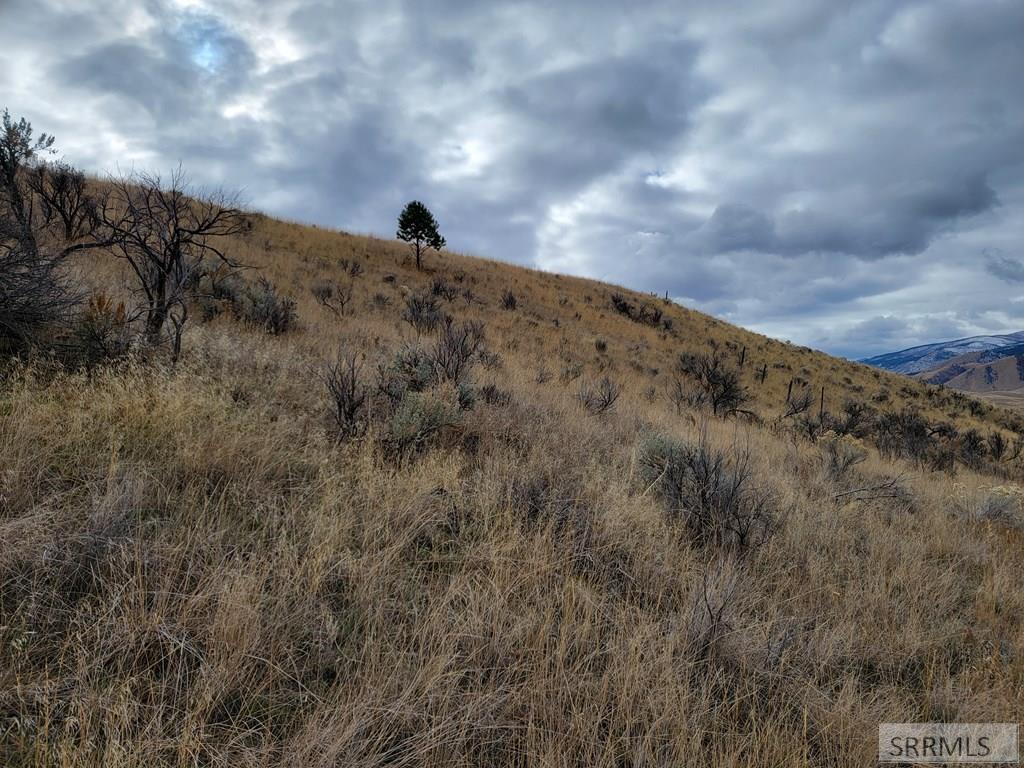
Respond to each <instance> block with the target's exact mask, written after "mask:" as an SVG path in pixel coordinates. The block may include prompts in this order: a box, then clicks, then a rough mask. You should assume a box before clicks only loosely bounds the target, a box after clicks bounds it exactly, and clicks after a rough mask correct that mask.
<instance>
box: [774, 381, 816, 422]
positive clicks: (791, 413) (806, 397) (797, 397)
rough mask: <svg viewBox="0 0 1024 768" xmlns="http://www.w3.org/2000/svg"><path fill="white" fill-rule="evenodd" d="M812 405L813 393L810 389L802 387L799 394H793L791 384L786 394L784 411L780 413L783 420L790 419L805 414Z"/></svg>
mask: <svg viewBox="0 0 1024 768" xmlns="http://www.w3.org/2000/svg"><path fill="white" fill-rule="evenodd" d="M813 404H814V393H813V392H811V389H810V387H803V388H801V389H800V391H799V392H793V387H792V384H791V385H790V389H789V391H788V392H787V393H786V409H785V410H784V411H783V412H782V418H783V419H792V418H794V417H796V416H802V415H803V414H805V413H807V412H808V411H809V410H810V409H811V406H812V405H813Z"/></svg>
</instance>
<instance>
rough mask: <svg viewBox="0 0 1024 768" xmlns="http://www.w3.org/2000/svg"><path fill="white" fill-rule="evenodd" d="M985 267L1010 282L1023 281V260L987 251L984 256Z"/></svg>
mask: <svg viewBox="0 0 1024 768" xmlns="http://www.w3.org/2000/svg"><path fill="white" fill-rule="evenodd" d="M985 269H987V270H988V271H989V272H991V273H992V274H993V275H995V276H996V277H998V278H999V279H1000V280H1006V281H1008V282H1011V283H1024V262H1021V260H1020V259H1014V258H1012V257H1010V256H1007V255H1005V254H1002V253H989V254H987V255H986V256H985Z"/></svg>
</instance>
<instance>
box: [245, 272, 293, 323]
mask: <svg viewBox="0 0 1024 768" xmlns="http://www.w3.org/2000/svg"><path fill="white" fill-rule="evenodd" d="M236 307H237V311H238V313H239V316H240V317H241V319H242V320H245V321H246V322H250V323H252V324H254V325H257V326H259V327H260V328H263V329H264V330H266V331H267V332H268V333H271V334H274V335H275V336H277V335H280V334H282V333H287V332H288V331H290V330H291V329H292V328H293V327H294V326H295V321H296V320H297V314H296V310H295V301H294V300H293V299H290V298H289V297H287V296H284V295H282V294H280V293H279V292H278V290H277V286H275V285H274V284H273V283H272V282H270V281H269V280H267V278H265V277H260V278H259V279H258V280H257V281H256V283H254V284H248V285H247V288H246V295H245V298H244V300H242V301H240V302H239V304H238V305H236Z"/></svg>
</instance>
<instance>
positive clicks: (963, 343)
mask: <svg viewBox="0 0 1024 768" xmlns="http://www.w3.org/2000/svg"><path fill="white" fill-rule="evenodd" d="M1019 344H1024V331H1018V332H1017V333H1007V334H1003V335H994V336H969V337H968V338H966V339H956V340H954V341H940V342H937V343H935V344H924V345H922V346H920V347H911V348H910V349H904V350H901V351H900V352H890V353H888V354H885V355H878V356H877V357H869V358H867V359H865V360H861V361H860V362H862V363H866V364H867V365H873V366H875V367H876V368H884V369H885V370H887V371H893V372H895V373H905V374H916V373H921V372H923V371H930V370H931V369H933V368H938V367H939V366H941V365H942V364H943V363H946V362H947V361H950V360H954V359H955V358H960V357H962V356H964V355H971V354H973V353H992V354H994V355H996V357H995V358H990V359H989V361H988V362H991V361H992V360H994V359H997V358H998V357H1003V356H1004V355H1001V354H999V351H1000V350H1002V349H1004V348H1006V347H1012V346H1015V345H1019ZM1007 354H1010V353H1007ZM965 362H966V361H965ZM970 362H971V363H977V362H979V361H978V360H971V361H970ZM1018 386H1022V385H1018Z"/></svg>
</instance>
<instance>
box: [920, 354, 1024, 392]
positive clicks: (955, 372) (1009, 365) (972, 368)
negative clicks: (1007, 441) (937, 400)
mask: <svg viewBox="0 0 1024 768" xmlns="http://www.w3.org/2000/svg"><path fill="white" fill-rule="evenodd" d="M917 376H918V378H920V379H921V380H922V381H925V382H927V383H929V384H943V385H945V386H948V387H952V388H953V389H957V390H960V391H961V392H975V393H987V392H1012V391H1015V390H1019V389H1021V388H1024V344H1013V345H1010V346H1003V347H998V348H996V349H988V350H985V351H983V352H971V353H968V354H966V355H959V356H958V357H954V358H952V359H951V360H948V361H946V362H945V363H943V364H942V365H940V366H937V367H935V368H931V369H929V370H927V371H923V372H921V373H919V374H918V375H917Z"/></svg>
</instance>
